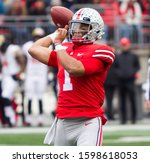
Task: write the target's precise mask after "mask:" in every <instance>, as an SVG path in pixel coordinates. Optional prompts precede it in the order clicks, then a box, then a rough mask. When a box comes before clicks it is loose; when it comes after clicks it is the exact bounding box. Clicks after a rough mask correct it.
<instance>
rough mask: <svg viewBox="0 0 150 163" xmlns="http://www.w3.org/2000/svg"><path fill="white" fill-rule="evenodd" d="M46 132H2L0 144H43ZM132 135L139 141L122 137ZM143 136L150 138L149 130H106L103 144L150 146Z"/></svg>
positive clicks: (149, 142)
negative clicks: (126, 139)
mask: <svg viewBox="0 0 150 163" xmlns="http://www.w3.org/2000/svg"><path fill="white" fill-rule="evenodd" d="M44 137H45V133H36V134H32V133H26V134H0V145H10V146H11V145H17V146H43V145H44V144H43V140H44ZM127 137H132V138H133V139H134V138H141V140H140V139H139V140H137V141H132V139H131V140H129V141H124V140H122V138H127ZM143 137H148V138H150V131H149V130H144V131H142V130H138V131H131V130H130V131H128V130H125V131H113V132H111V131H109V132H108V131H107V132H106V131H105V132H104V137H103V146H150V141H149V140H150V139H149V140H144V141H143V140H142V138H143Z"/></svg>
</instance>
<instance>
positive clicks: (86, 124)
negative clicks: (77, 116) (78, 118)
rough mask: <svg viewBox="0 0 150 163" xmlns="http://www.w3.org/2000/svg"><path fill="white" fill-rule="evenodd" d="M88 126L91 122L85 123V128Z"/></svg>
mask: <svg viewBox="0 0 150 163" xmlns="http://www.w3.org/2000/svg"><path fill="white" fill-rule="evenodd" d="M89 124H92V122H88V123H85V124H84V125H85V126H88V125H89Z"/></svg>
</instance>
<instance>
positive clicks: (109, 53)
mask: <svg viewBox="0 0 150 163" xmlns="http://www.w3.org/2000/svg"><path fill="white" fill-rule="evenodd" d="M103 30H104V22H103V19H102V17H101V16H100V14H99V13H98V12H97V11H96V10H94V9H91V8H81V9H80V10H78V11H77V12H76V13H75V14H74V15H73V17H72V20H71V21H70V23H69V29H68V26H65V28H58V29H57V30H56V31H55V32H54V33H52V34H50V35H48V36H46V37H44V38H42V39H40V40H38V41H36V42H35V43H34V44H33V45H32V47H31V48H30V49H29V53H30V54H31V56H32V57H34V58H36V59H37V60H39V61H40V62H42V63H45V64H47V65H49V66H54V67H58V75H57V76H58V82H59V94H58V104H57V109H56V119H55V120H54V123H53V125H52V126H51V128H50V130H49V132H48V133H47V135H46V137H45V140H44V143H47V144H50V143H54V145H56V146H61V145H62V146H67V145H74V146H76V145H77V146H87V145H88V146H89V145H91V146H100V145H101V144H102V125H104V124H105V123H106V121H107V120H106V118H105V116H104V110H103V109H102V105H103V102H104V81H105V78H106V75H107V71H108V69H109V68H110V66H111V64H112V63H113V61H114V58H115V55H114V51H113V50H112V48H111V47H109V46H107V45H102V44H96V43H95V41H96V40H99V39H101V38H102V35H103V34H104V32H103ZM67 32H68V34H69V37H70V40H71V42H66V43H62V42H63V40H64V39H65V37H66V35H67ZM51 44H54V45H55V50H53V51H52V50H50V49H49V48H48V47H49V46H50V45H51ZM60 135H61V136H60Z"/></svg>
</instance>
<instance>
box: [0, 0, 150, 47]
mask: <svg viewBox="0 0 150 163" xmlns="http://www.w3.org/2000/svg"><path fill="white" fill-rule="evenodd" d="M85 4H86V5H87V6H88V5H92V6H93V7H94V8H96V9H97V10H99V12H100V14H101V16H102V17H103V19H104V21H105V37H104V38H103V39H104V41H106V42H108V41H110V40H114V39H115V41H116V42H117V43H118V42H119V39H120V38H121V37H128V38H130V39H131V40H132V42H135V43H139V44H141V43H143V42H144V43H145V42H146V43H147V42H149V40H150V34H149V33H150V32H149V31H150V25H149V24H150V23H149V22H150V0H118V1H117V0H0V23H1V25H3V26H4V27H5V23H6V22H18V23H19V22H30V21H36V18H35V20H34V18H33V19H32V20H28V19H26V18H27V17H28V16H37V15H39V16H47V15H49V13H50V8H51V7H52V6H56V5H60V6H64V7H67V8H69V9H71V10H72V11H73V12H75V11H76V10H77V9H79V8H80V7H85ZM92 6H90V7H92ZM5 16H22V18H19V20H18V18H17V17H16V19H15V18H14V17H13V18H12V19H9V21H8V20H7V19H8V18H5ZM37 21H39V20H37ZM40 21H42V22H44V20H40ZM46 23H48V22H46ZM50 23H51V22H50ZM116 26H117V30H116ZM14 28H15V27H11V31H13V33H15V34H16V35H20V33H21V35H22V36H23V37H25V36H26V35H27V33H28V29H26V27H24V28H23V27H22V28H21V29H20V28H19V29H20V31H16V30H15V29H14ZM51 28H52V29H53V27H51ZM45 29H46V27H45ZM49 32H51V30H49V29H46V33H49ZM0 33H4V29H1V31H0ZM18 33H19V34H18ZM116 35H119V37H117V38H115V37H116ZM18 37H19V36H18ZM20 42H21V43H23V41H21V40H20V39H19V41H18V43H20Z"/></svg>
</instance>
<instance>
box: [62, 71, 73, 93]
mask: <svg viewBox="0 0 150 163" xmlns="http://www.w3.org/2000/svg"><path fill="white" fill-rule="evenodd" d="M72 89H73V87H72V83H71V79H70V76H69V73H68V72H67V71H66V70H65V71H64V84H63V91H71V90H72Z"/></svg>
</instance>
